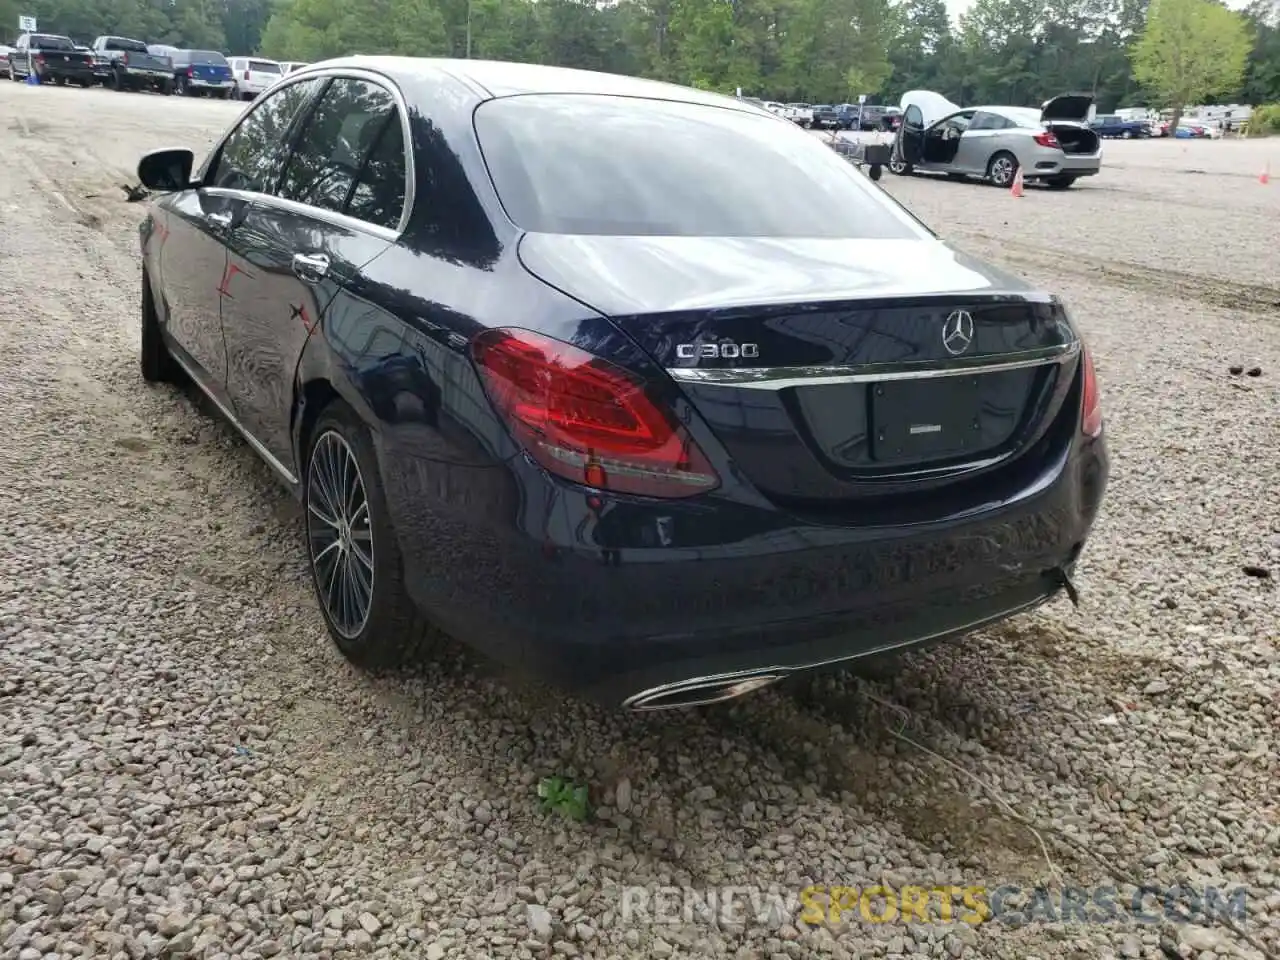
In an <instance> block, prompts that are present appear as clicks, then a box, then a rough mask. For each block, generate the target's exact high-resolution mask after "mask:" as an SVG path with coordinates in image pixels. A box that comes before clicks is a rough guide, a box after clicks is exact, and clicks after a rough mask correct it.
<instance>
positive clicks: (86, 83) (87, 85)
mask: <svg viewBox="0 0 1280 960" xmlns="http://www.w3.org/2000/svg"><path fill="white" fill-rule="evenodd" d="M80 86H81V87H83V88H84V89H85V90H88V89H89V88H90V87H92V86H93V81H92V80H81V81H80Z"/></svg>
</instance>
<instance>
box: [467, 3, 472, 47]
mask: <svg viewBox="0 0 1280 960" xmlns="http://www.w3.org/2000/svg"><path fill="white" fill-rule="evenodd" d="M467 59H468V60H470V59H471V0H467Z"/></svg>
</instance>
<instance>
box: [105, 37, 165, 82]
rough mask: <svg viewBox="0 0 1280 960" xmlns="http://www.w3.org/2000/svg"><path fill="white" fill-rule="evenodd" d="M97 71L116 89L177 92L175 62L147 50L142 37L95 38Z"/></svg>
mask: <svg viewBox="0 0 1280 960" xmlns="http://www.w3.org/2000/svg"><path fill="white" fill-rule="evenodd" d="M93 55H94V57H95V58H96V59H97V74H98V76H99V77H100V78H101V79H102V82H103V83H104V84H106V85H107V86H108V87H110V88H111V89H112V90H155V91H157V92H158V93H164V94H169V93H173V63H172V62H171V61H170V60H169V58H168V57H164V56H157V55H156V54H154V53H150V52H148V50H147V45H146V44H145V43H143V42H142V41H141V40H130V39H129V38H128V37H99V38H98V39H97V40H95V41H93Z"/></svg>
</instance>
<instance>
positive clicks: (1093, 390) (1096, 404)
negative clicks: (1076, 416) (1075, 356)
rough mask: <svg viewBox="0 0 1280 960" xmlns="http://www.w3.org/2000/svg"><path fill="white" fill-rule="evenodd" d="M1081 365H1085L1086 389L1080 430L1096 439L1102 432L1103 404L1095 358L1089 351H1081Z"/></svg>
mask: <svg viewBox="0 0 1280 960" xmlns="http://www.w3.org/2000/svg"><path fill="white" fill-rule="evenodd" d="M1080 356H1081V363H1083V364H1084V389H1083V390H1082V391H1081V399H1080V412H1081V415H1080V429H1081V430H1083V431H1084V434H1085V436H1087V437H1096V436H1097V435H1098V434H1100V433H1101V432H1102V403H1101V401H1100V400H1099V398H1098V378H1097V377H1096V376H1095V375H1094V372H1093V357H1091V356H1090V355H1089V351H1088V349H1087V348H1086V349H1084V350H1082V351H1081V354H1080Z"/></svg>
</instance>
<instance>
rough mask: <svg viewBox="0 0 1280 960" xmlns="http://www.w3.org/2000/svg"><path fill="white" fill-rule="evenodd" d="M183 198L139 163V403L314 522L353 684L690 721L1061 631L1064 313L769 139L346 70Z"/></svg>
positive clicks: (1085, 360) (710, 97)
mask: <svg viewBox="0 0 1280 960" xmlns="http://www.w3.org/2000/svg"><path fill="white" fill-rule="evenodd" d="M193 167H194V155H193V153H192V152H191V151H189V150H185V149H170V150H161V151H157V152H153V153H151V154H148V155H147V156H146V157H144V158H143V160H142V161H141V163H140V165H139V176H140V179H141V180H142V182H143V184H144V185H145V186H146V187H148V188H149V189H151V190H152V191H154V192H157V193H161V194H163V196H161V197H160V198H159V199H157V200H156V201H155V202H154V203H153V205H152V209H151V212H150V214H149V215H148V216H147V218H146V220H145V222H144V223H143V224H142V227H141V240H142V248H143V254H144V257H143V273H142V317H141V320H142V356H141V362H142V374H143V376H144V377H145V378H146V379H147V380H149V381H153V382H155V381H171V382H173V381H178V380H183V379H190V380H191V381H193V382H194V383H195V384H196V386H198V387H199V389H200V390H202V391H203V392H204V393H206V394H207V395H208V396H209V397H210V398H211V400H212V401H213V402H214V403H215V404H216V405H217V407H218V408H219V409H220V410H221V412H222V413H223V414H225V416H226V417H227V419H228V420H230V422H231V423H232V424H233V425H234V426H235V427H236V428H237V429H238V430H239V431H240V432H241V433H242V434H243V435H244V436H245V438H246V439H247V440H248V442H249V444H250V445H251V446H252V447H253V449H254V450H255V451H256V452H257V453H258V454H259V455H260V456H261V457H262V458H263V459H264V460H265V461H266V462H267V463H268V464H269V465H270V466H271V468H272V469H273V470H274V471H275V472H276V473H277V474H279V476H280V477H281V479H282V480H283V481H284V482H285V483H286V484H287V485H288V486H289V487H290V489H291V490H292V491H293V492H294V494H295V495H296V496H298V497H299V498H300V499H301V501H302V502H303V504H304V505H305V510H304V517H305V544H306V549H307V551H308V556H309V559H310V565H311V570H312V573H313V577H314V581H315V589H316V594H317V597H318V600H319V604H320V607H321V609H322V611H323V613H324V618H325V621H326V623H327V625H328V628H329V632H330V634H331V635H332V637H333V640H334V642H335V643H336V644H337V645H338V647H339V648H340V649H341V650H342V652H343V653H344V654H345V655H346V656H348V657H349V658H350V659H351V660H353V661H355V662H357V663H359V664H362V665H369V666H376V665H386V664H390V663H394V662H396V661H399V660H401V659H403V658H404V657H406V656H407V655H409V654H411V653H414V652H416V651H417V650H418V649H419V648H420V647H421V646H422V644H423V642H424V641H426V640H427V639H428V638H430V637H432V636H435V635H437V634H436V631H437V630H443V631H445V632H448V633H450V634H453V635H455V636H457V637H458V638H460V639H462V640H464V641H466V642H468V643H470V644H472V645H474V646H475V647H478V648H480V649H481V650H483V651H485V652H487V653H489V654H491V655H492V656H494V657H496V658H497V659H499V660H500V661H502V662H504V663H506V664H508V665H510V666H511V667H514V668H517V669H525V670H528V671H530V672H532V673H533V674H535V675H537V676H541V677H544V678H547V679H550V680H551V681H553V682H556V683H559V684H561V685H563V686H565V687H567V688H569V689H572V690H575V691H578V692H581V693H583V694H585V695H587V696H590V697H593V698H597V699H599V700H602V701H604V702H606V703H609V704H614V705H620V706H626V707H628V708H632V709H657V708H661V707H676V706H691V705H697V704H704V703H710V702H713V701H717V700H722V699H727V698H729V697H733V696H738V695H740V694H743V693H745V692H747V691H749V690H753V689H756V688H759V687H761V686H764V685H766V684H768V683H771V682H773V681H775V680H778V679H780V678H783V677H786V676H787V675H789V674H793V673H796V672H799V671H804V670H809V669H813V668H817V667H825V666H831V665H835V664H840V663H843V662H846V661H851V660H853V659H855V658H858V657H864V656H867V655H871V654H877V653H883V652H886V651H892V650H904V649H908V648H910V647H912V646H914V645H919V644H924V643H926V642H931V641H936V640H940V639H946V638H951V637H958V636H960V635H962V634H964V633H966V632H968V631H971V630H973V629H975V628H977V627H981V626H983V625H985V624H990V623H992V622H994V621H998V620H1000V619H1002V618H1004V617H1007V616H1009V615H1011V614H1014V613H1016V612H1018V611H1022V610H1027V609H1029V608H1031V607H1034V606H1036V605H1038V604H1040V603H1042V602H1044V601H1045V600H1047V599H1049V598H1051V597H1054V596H1055V595H1057V594H1058V593H1059V592H1060V591H1066V592H1067V593H1069V594H1070V595H1071V596H1072V597H1073V598H1074V588H1073V587H1072V584H1071V575H1072V571H1073V569H1074V565H1075V563H1076V560H1077V558H1078V557H1079V555H1080V551H1081V548H1082V547H1083V545H1084V542H1085V539H1086V537H1087V536H1088V534H1089V530H1090V527H1091V525H1092V523H1093V521H1094V518H1095V516H1096V514H1097V511H1098V507H1099V503H1100V501H1101V499H1102V497H1103V492H1104V489H1105V487H1106V482H1107V472H1108V465H1107V464H1108V461H1107V454H1106V450H1105V447H1104V441H1103V436H1102V416H1101V412H1100V409H1099V402H1098V391H1097V387H1096V384H1095V380H1094V373H1093V366H1092V364H1091V362H1090V359H1089V353H1088V351H1087V350H1086V348H1085V346H1084V344H1083V343H1082V342H1081V339H1080V335H1079V333H1078V332H1077V331H1076V330H1075V329H1074V327H1073V325H1072V323H1071V320H1070V319H1069V317H1068V314H1067V311H1066V310H1065V309H1064V307H1063V305H1062V304H1061V302H1060V301H1059V300H1058V299H1056V298H1055V297H1053V296H1051V295H1049V294H1047V293H1044V292H1041V291H1039V290H1037V289H1035V288H1033V287H1031V286H1028V285H1027V284H1026V283H1025V282H1023V281H1021V280H1019V279H1018V278H1016V277H1014V276H1011V275H1009V274H1006V273H1003V272H1001V271H999V270H996V269H993V268H992V267H990V266H987V265H985V264H983V263H980V262H978V261H976V260H974V259H971V258H970V257H968V256H966V255H964V254H962V253H959V252H957V251H956V250H954V249H952V248H950V247H948V246H947V245H946V244H944V243H943V242H942V241H940V240H939V239H938V238H937V237H936V236H935V235H934V234H933V233H932V232H930V231H929V230H928V228H926V227H924V226H923V225H921V224H920V223H919V222H918V221H917V220H916V219H915V218H914V217H912V216H911V215H910V214H909V213H907V212H906V210H904V209H903V208H902V207H901V206H899V205H898V204H897V203H896V202H895V201H894V200H892V199H891V198H890V197H889V196H888V195H886V194H885V193H884V192H882V191H881V190H880V189H879V188H878V187H877V186H875V185H874V184H872V183H871V182H870V181H868V180H867V179H866V178H865V177H864V176H863V174H862V173H860V172H859V171H858V169H857V168H855V167H854V166H852V165H850V164H848V163H847V162H846V161H844V160H842V159H841V158H840V157H839V156H838V155H837V154H836V153H835V152H834V151H832V150H831V149H830V148H829V147H827V146H826V145H825V144H823V143H821V142H819V141H818V140H816V139H815V138H812V137H810V136H809V135H807V134H805V133H804V132H802V131H800V130H798V129H797V128H796V127H795V126H794V125H793V124H791V123H789V122H787V121H786V120H782V119H779V118H777V117H773V116H770V115H768V114H766V113H764V112H763V111H760V110H757V109H754V108H753V107H751V106H750V105H748V104H744V103H742V102H740V101H737V100H734V99H731V98H727V97H721V96H717V95H714V94H710V93H704V92H701V91H697V90H691V89H686V88H683V87H677V86H671V85H668V84H663V83H656V82H650V81H646V80H637V79H632V78H627V77H620V76H612V75H606V74H597V73H589V72H582V71H575V70H565V69H556V68H551V67H541V66H532V65H524V64H508V63H494V62H484V61H470V60H465V61H449V60H419V59H397V58H365V57H357V58H349V59H342V60H332V61H328V62H325V63H320V64H316V65H314V66H310V67H306V68H304V69H300V70H298V71H296V72H294V73H291V74H289V75H288V76H287V77H286V78H284V79H283V80H281V81H280V82H278V83H277V84H276V85H275V86H273V87H272V88H271V89H270V90H269V91H267V92H266V93H265V94H264V95H263V96H261V97H260V98H259V99H258V100H257V101H256V102H255V103H254V104H253V106H252V107H250V108H249V109H248V110H247V111H246V112H245V113H244V114H243V115H242V116H241V117H240V118H239V119H238V120H237V121H236V122H235V124H234V125H233V126H232V127H231V129H230V130H228V131H227V132H226V134H225V135H224V136H223V137H222V138H221V139H220V140H219V141H218V142H217V144H216V145H215V147H214V148H213V150H212V151H211V152H210V154H209V155H208V157H207V159H205V161H204V162H203V165H202V166H201V167H200V168H199V169H198V170H195V171H194V172H193Z"/></svg>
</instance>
